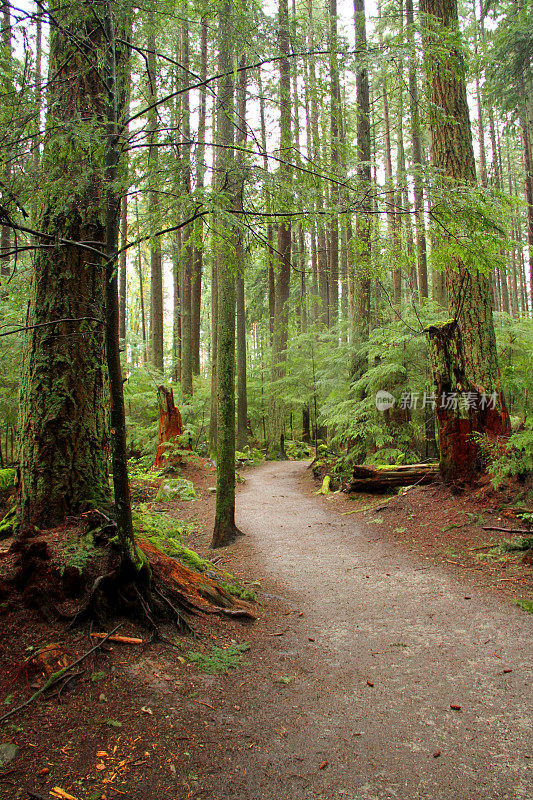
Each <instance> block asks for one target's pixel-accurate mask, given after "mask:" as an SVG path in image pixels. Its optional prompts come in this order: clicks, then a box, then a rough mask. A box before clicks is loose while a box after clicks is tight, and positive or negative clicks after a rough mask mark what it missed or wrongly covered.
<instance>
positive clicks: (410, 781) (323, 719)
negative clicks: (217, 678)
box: [203, 462, 533, 800]
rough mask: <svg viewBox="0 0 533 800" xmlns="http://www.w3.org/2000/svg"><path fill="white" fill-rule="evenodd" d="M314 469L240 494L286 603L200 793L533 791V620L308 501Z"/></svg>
mask: <svg viewBox="0 0 533 800" xmlns="http://www.w3.org/2000/svg"><path fill="white" fill-rule="evenodd" d="M306 466H307V465H306V464H302V463H295V462H286V463H269V464H265V465H263V466H261V467H259V468H258V469H255V470H253V471H251V472H249V473H247V477H246V484H245V486H244V487H242V488H241V489H240V491H239V494H238V504H237V523H238V525H239V526H240V528H241V529H242V530H243V532H244V533H245V534H246V538H243V539H240V540H239V541H238V543H237V544H236V545H235V548H234V551H235V554H236V556H237V558H238V561H239V562H241V563H246V562H248V563H249V564H250V565H251V569H252V572H254V573H255V574H261V575H263V576H264V581H263V586H264V590H265V591H264V597H265V599H266V600H274V601H278V602H279V603H281V604H285V606H286V611H285V614H284V615H283V616H282V619H283V620H284V621H283V622H282V623H280V622H279V618H278V622H277V624H276V629H275V630H271V631H269V635H270V642H271V647H269V648H268V649H267V650H266V651H265V652H264V653H263V656H262V658H263V659H266V660H267V662H268V661H269V660H270V665H268V664H265V665H264V667H265V668H263V667H262V665H261V664H260V663H257V664H255V668H256V672H255V675H256V679H255V680H254V677H253V675H252V676H250V677H249V678H248V680H246V684H245V686H242V688H241V692H242V695H241V697H240V698H239V699H238V700H236V702H238V703H239V709H238V714H236V715H235V719H230V720H227V722H228V723H229V724H231V725H233V723H236V724H237V729H238V730H239V731H240V733H241V735H242V736H243V737H245V740H246V741H247V742H249V744H247V745H246V746H245V745H244V744H243V745H242V747H240V748H239V749H238V750H232V749H229V750H227V751H226V762H225V763H223V764H222V765H221V768H220V769H216V770H214V772H213V776H212V777H213V781H212V783H211V782H210V781H207V782H204V784H203V788H204V790H205V791H204V795H203V796H206V797H209V798H213V799H214V798H216V800H222V798H229V797H231V798H234V800H262V799H263V798H264V799H265V800H282V799H283V800H285V798H286V800H300V799H301V800H315V799H316V800H318V799H319V798H320V800H334V799H335V800H341V798H348V800H374V799H376V800H377V799H378V798H379V800H381V799H382V798H398V800H414V798H425V800H440V799H441V798H442V800H444V799H446V800H463V799H464V800H475V799H476V798H479V800H496V799H497V800H506V799H507V798H509V800H510V799H511V798H513V800H515V799H518V798H520V799H521V800H522V799H524V800H526V798H527V799H528V800H530V799H531V798H533V774H532V766H533V748H532V736H531V710H532V705H533V704H532V691H531V654H532V633H533V619H532V618H531V617H530V616H528V615H526V614H525V613H524V612H523V611H521V610H519V609H518V608H516V609H515V608H513V607H510V606H509V605H503V604H502V603H500V602H499V601H498V600H497V599H496V598H495V599H491V598H487V596H486V595H482V594H479V595H477V594H476V593H475V592H474V591H473V590H472V588H471V587H470V588H469V587H468V586H467V585H462V584H461V583H459V582H457V581H456V580H454V579H453V578H452V577H450V576H449V575H447V574H446V573H445V572H444V571H440V570H439V569H438V568H436V567H435V566H428V565H425V564H424V563H423V562H419V563H417V561H416V560H415V559H413V557H412V556H409V555H408V554H406V553H405V552H403V551H401V550H400V548H398V547H397V546H394V545H392V544H388V543H384V542H383V541H380V540H377V539H376V537H375V535H373V534H372V532H371V531H369V529H368V527H365V526H363V525H361V524H360V523H357V522H356V521H352V520H350V519H347V518H346V517H341V516H340V515H337V514H336V513H335V511H334V510H332V509H329V508H324V506H323V505H322V504H321V503H320V500H319V499H318V498H310V497H307V496H305V495H304V494H303V493H302V489H301V476H302V475H303V473H304V471H305V469H306ZM256 570H257V571H258V572H256ZM266 624H267V625H268V621H267V622H266ZM277 634H279V635H277ZM269 650H270V652H268V651H269ZM289 679H290V682H288V680H289ZM278 681H279V682H278ZM235 732H236V731H235ZM221 735H223V733H222V732H221ZM246 737H249V738H248V739H246ZM325 762H327V764H325ZM210 783H211V785H210V786H209V784H210Z"/></svg>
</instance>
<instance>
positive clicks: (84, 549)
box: [61, 533, 97, 575]
mask: <svg viewBox="0 0 533 800" xmlns="http://www.w3.org/2000/svg"><path fill="white" fill-rule="evenodd" d="M96 552H97V548H96V546H95V543H94V538H93V534H92V533H85V534H84V535H83V536H72V537H71V538H70V539H68V540H67V541H66V542H64V543H63V544H62V545H61V555H62V558H63V562H64V566H63V567H62V569H63V570H64V568H65V567H74V568H75V569H77V570H78V572H79V573H80V575H81V574H82V572H83V570H84V569H85V567H86V566H87V564H88V563H89V561H90V560H91V559H92V558H94V556H95V555H96Z"/></svg>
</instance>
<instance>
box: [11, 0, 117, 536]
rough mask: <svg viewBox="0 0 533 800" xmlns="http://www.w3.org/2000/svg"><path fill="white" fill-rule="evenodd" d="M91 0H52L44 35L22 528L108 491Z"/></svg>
mask: <svg viewBox="0 0 533 800" xmlns="http://www.w3.org/2000/svg"><path fill="white" fill-rule="evenodd" d="M95 5H98V6H100V8H99V9H97V10H98V11H101V10H102V8H103V4H101V3H97V4H94V3H80V4H77V5H76V6H75V7H74V6H72V5H63V4H61V5H60V6H58V7H57V8H56V9H55V12H54V19H55V20H56V21H57V23H58V24H59V26H60V27H58V25H54V26H52V27H51V31H50V75H51V80H50V83H49V86H48V118H47V133H46V139H45V145H44V152H43V168H42V203H41V215H40V229H41V231H43V232H44V233H45V234H50V235H52V236H53V237H54V243H53V246H50V247H47V248H45V249H41V250H38V251H37V253H36V257H35V261H34V264H33V274H32V283H31V292H30V301H29V307H28V316H27V321H28V326H29V330H28V332H27V335H26V340H25V345H24V359H23V377H22V388H21V397H20V425H19V431H20V447H19V462H20V467H19V476H18V502H19V514H20V518H21V522H22V527H23V528H24V527H26V528H27V527H28V526H38V527H40V528H45V527H51V526H54V525H57V524H60V523H61V522H63V520H64V519H65V517H66V516H67V515H71V514H78V513H80V512H83V511H85V510H87V509H88V508H91V507H95V506H102V505H105V504H108V503H109V499H110V498H109V484H108V477H107V457H108V449H109V425H108V419H107V410H106V406H107V399H108V395H107V377H106V369H105V348H104V333H105V324H104V323H105V273H104V270H103V268H102V259H101V257H99V255H98V253H99V252H102V253H103V252H104V251H105V242H106V228H105V223H106V203H105V192H104V180H103V177H104V166H105V165H104V156H103V148H102V144H101V143H102V140H103V139H104V137H105V131H104V119H105V102H106V98H105V95H104V92H103V86H102V80H101V75H100V74H99V72H98V67H97V64H98V62H97V60H96V58H95V59H94V60H93V59H90V58H88V57H87V54H88V53H90V54H92V53H95V54H96V53H102V48H103V42H104V36H103V31H102V28H101V27H100V26H99V25H95V24H94V10H95V8H94V6H95ZM80 132H82V134H83V135H80ZM65 239H66V240H68V243H67V242H65V241H64V240H65ZM84 242H86V243H90V245H89V244H87V245H83V243H84ZM77 243H81V244H77ZM56 320H57V321H56Z"/></svg>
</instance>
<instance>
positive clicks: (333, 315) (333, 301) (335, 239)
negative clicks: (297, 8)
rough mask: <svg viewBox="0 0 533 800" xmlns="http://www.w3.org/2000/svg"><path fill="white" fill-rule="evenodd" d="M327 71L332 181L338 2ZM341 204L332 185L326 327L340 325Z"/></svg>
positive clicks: (336, 157) (336, 151)
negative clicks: (329, 100)
mask: <svg viewBox="0 0 533 800" xmlns="http://www.w3.org/2000/svg"><path fill="white" fill-rule="evenodd" d="M329 4H330V8H329V22H330V27H329V49H330V56H329V69H330V95H331V105H330V133H331V172H332V173H333V175H334V177H336V178H337V179H340V177H341V156H340V119H341V90H340V81H339V62H338V57H337V49H338V35H337V0H329ZM339 202H340V187H339V185H338V184H337V183H332V184H331V205H330V208H331V210H332V212H333V216H332V218H331V222H330V224H329V246H330V257H329V324H330V325H336V324H337V323H338V321H339V222H338V218H337V213H336V211H337V209H338V208H339Z"/></svg>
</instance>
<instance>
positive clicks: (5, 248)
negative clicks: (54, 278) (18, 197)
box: [0, 0, 15, 283]
mask: <svg viewBox="0 0 533 800" xmlns="http://www.w3.org/2000/svg"><path fill="white" fill-rule="evenodd" d="M0 19H1V23H0V24H1V26H2V31H1V33H2V39H1V42H0V45H1V55H2V63H3V70H2V76H1V83H0V86H1V88H2V90H3V92H5V97H6V98H7V102H8V103H9V104H10V105H11V104H14V99H15V98H14V84H13V49H12V45H11V14H10V6H9V1H8V0H2V17H1V18H0ZM11 127H12V125H11V124H9V125H8V128H9V129H11ZM10 135H11V134H8V137H9V136H10ZM3 150H4V152H3V159H2V160H3V162H4V163H3V170H2V172H3V174H2V193H1V199H2V205H3V206H4V207H5V208H6V209H9V208H10V207H11V205H12V203H11V199H10V189H9V187H10V184H11V176H12V172H13V164H12V159H13V154H12V152H11V147H10V146H9V143H8V144H7V145H6V144H4V146H3ZM10 251H11V227H10V226H9V225H2V226H1V228H0V281H1V282H2V283H3V281H4V279H7V278H8V277H9V274H10V262H11V256H10Z"/></svg>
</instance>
